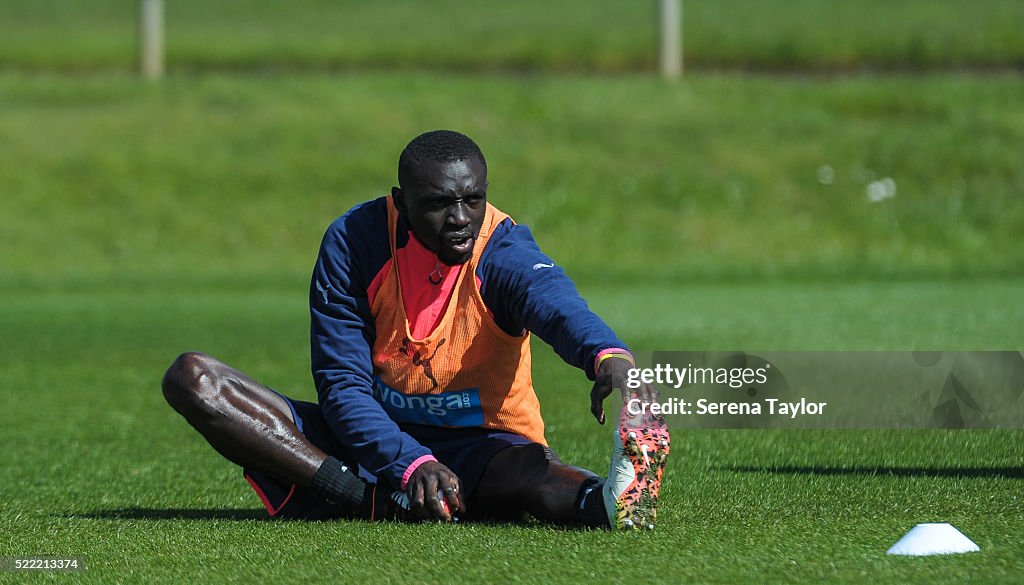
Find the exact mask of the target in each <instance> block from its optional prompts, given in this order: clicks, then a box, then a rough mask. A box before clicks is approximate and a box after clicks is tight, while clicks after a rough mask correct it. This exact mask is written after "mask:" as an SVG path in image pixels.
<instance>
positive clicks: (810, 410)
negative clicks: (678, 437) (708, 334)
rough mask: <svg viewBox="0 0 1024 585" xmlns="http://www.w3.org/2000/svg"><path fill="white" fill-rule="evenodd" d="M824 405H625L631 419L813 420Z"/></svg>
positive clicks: (673, 401)
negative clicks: (673, 416) (746, 417)
mask: <svg viewBox="0 0 1024 585" xmlns="http://www.w3.org/2000/svg"><path fill="white" fill-rule="evenodd" d="M827 405H828V403H827V402H808V401H807V399H806V398H801V399H800V402H786V401H784V400H779V399H778V398H765V399H763V400H755V401H751V402H715V401H712V400H708V399H707V398H699V399H697V400H693V401H690V400H683V399H681V398H669V399H668V400H667V401H666V402H652V403H650V404H644V403H643V402H642V401H641V400H640V399H639V398H632V399H630V400H629V401H628V402H627V403H626V408H627V409H628V410H629V414H630V415H631V416H637V415H640V414H644V413H645V412H650V413H651V414H654V415H658V414H661V415H666V414H667V415H671V414H682V415H690V414H697V415H753V416H757V415H761V414H767V415H776V416H786V417H789V418H796V417H798V416H817V415H820V414H822V413H823V412H824V411H825V407H826V406H827Z"/></svg>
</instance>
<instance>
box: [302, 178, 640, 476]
mask: <svg viewBox="0 0 1024 585" xmlns="http://www.w3.org/2000/svg"><path fill="white" fill-rule="evenodd" d="M399 221H400V224H399V226H398V229H397V230H396V234H397V236H396V238H397V242H396V247H398V248H401V247H403V246H405V245H406V244H407V243H408V233H409V227H408V225H407V224H405V222H404V220H403V219H399ZM387 222H388V217H387V201H386V198H385V197H381V198H378V199H375V200H373V201H368V202H366V203H362V204H360V205H357V206H356V207H353V208H352V209H351V210H349V211H348V212H347V213H345V214H344V215H342V216H341V217H339V218H338V219H337V220H335V221H334V222H333V223H332V224H331V225H330V227H329V228H328V229H327V232H326V233H325V234H324V238H323V241H322V243H321V246H320V252H319V255H318V257H317V261H316V266H315V267H314V269H313V277H312V280H311V282H310V289H309V306H310V314H311V330H310V345H311V349H312V372H313V380H314V382H315V383H316V389H317V395H318V397H319V401H320V407H321V409H322V411H323V414H324V418H325V419H326V420H327V422H328V424H329V425H330V427H331V429H332V430H333V431H334V434H335V435H336V436H337V438H338V440H339V442H340V443H341V444H342V445H343V446H344V447H345V448H346V449H348V451H349V452H350V453H351V454H352V455H353V456H354V457H355V458H356V459H357V460H358V462H359V464H360V465H361V466H362V467H363V468H365V469H366V470H367V471H369V472H370V473H372V474H374V475H375V476H377V477H378V478H380V479H382V480H384V481H387V482H388V483H389V484H391V486H393V487H395V488H398V487H400V486H401V483H402V476H403V474H404V473H405V471H406V469H407V468H408V467H409V465H411V464H412V463H413V462H414V461H415V460H416V459H418V458H420V457H422V456H424V455H428V454H430V451H429V450H428V449H427V448H426V447H424V446H422V445H420V444H419V443H418V442H417V441H416V440H415V439H413V438H412V437H410V436H409V435H408V434H406V433H403V432H402V431H401V429H400V428H399V427H398V425H397V424H396V423H395V422H393V421H392V420H391V419H390V418H389V417H388V415H387V414H386V413H385V412H384V409H383V408H382V406H381V405H380V404H379V403H378V402H377V400H376V399H375V398H374V395H373V365H372V361H371V355H370V354H371V348H372V347H373V343H374V339H375V337H376V331H375V326H374V319H373V315H372V313H371V310H370V301H369V298H368V296H367V289H368V288H369V286H370V283H371V282H372V281H373V279H374V277H375V276H377V274H378V273H379V272H380V270H381V269H382V268H383V267H384V265H385V264H386V263H387V262H388V260H390V259H391V249H390V245H389V242H388V223H387ZM538 266H542V267H543V268H544V269H542V270H538V269H536V268H537V267H538ZM476 275H477V277H478V278H479V279H480V292H481V295H482V296H483V300H484V303H485V304H486V306H487V308H488V310H489V311H490V312H491V314H492V315H493V316H494V320H495V322H496V323H497V324H498V326H499V327H501V329H502V330H504V331H505V332H506V333H508V334H510V335H522V334H523V333H524V332H525V331H530V332H532V333H534V334H536V335H538V336H539V337H540V338H541V339H543V340H544V341H545V342H547V343H548V344H550V345H551V346H552V347H553V348H554V349H555V351H556V352H557V353H558V355H559V356H561V357H562V359H563V360H565V361H566V362H567V363H569V364H571V365H573V366H576V367H577V368H580V369H582V370H583V371H584V372H585V373H586V375H587V377H588V378H589V379H591V380H593V379H594V376H595V372H594V360H595V358H596V356H597V354H598V353H599V352H601V351H602V350H605V349H608V348H625V347H626V345H625V344H624V343H623V342H622V341H621V340H619V339H618V337H617V336H616V335H615V333H614V332H613V331H612V330H611V328H609V327H608V326H607V325H606V324H605V323H604V322H603V321H602V320H601V319H600V318H599V317H598V316H597V315H595V314H594V313H593V312H592V311H590V309H589V308H588V307H587V303H586V301H584V300H583V298H582V297H580V295H579V293H578V292H577V291H576V286H575V285H574V284H573V282H572V280H570V279H569V277H568V276H567V275H566V274H565V272H564V271H563V270H562V269H561V268H560V267H558V266H557V265H554V262H552V260H551V259H550V258H549V257H548V256H546V255H545V254H544V253H543V252H541V250H540V248H539V247H538V246H537V242H536V241H535V240H534V238H533V235H532V234H531V233H530V230H529V228H527V227H526V226H522V225H517V224H515V223H514V222H512V221H511V220H505V221H503V222H502V223H501V224H499V225H498V226H497V228H496V229H495V230H494V233H493V234H492V235H491V237H490V240H489V241H488V243H487V247H486V248H485V249H484V251H483V254H482V256H481V258H480V262H479V264H478V266H477V274H476Z"/></svg>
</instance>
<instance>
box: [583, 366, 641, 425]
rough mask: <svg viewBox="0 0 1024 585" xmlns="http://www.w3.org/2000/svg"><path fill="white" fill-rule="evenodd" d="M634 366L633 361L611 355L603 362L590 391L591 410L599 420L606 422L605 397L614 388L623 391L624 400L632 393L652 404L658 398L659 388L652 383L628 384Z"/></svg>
mask: <svg viewBox="0 0 1024 585" xmlns="http://www.w3.org/2000/svg"><path fill="white" fill-rule="evenodd" d="M632 367H633V364H632V363H630V362H629V361H628V360H625V359H622V358H619V357H609V358H607V359H604V360H603V361H602V362H601V365H600V367H599V369H598V370H597V376H596V381H595V382H594V389H593V390H591V391H590V412H592V413H594V418H596V419H597V422H599V423H601V424H604V418H605V417H604V399H605V398H608V396H609V395H611V393H612V390H618V391H619V392H621V393H622V400H623V401H625V400H626V399H627V396H628V395H630V394H635V395H636V398H639V399H640V400H641V402H642V403H643V404H650V403H651V402H654V401H656V400H657V399H658V392H657V390H655V389H654V387H653V386H651V385H650V384H644V383H642V382H641V384H640V387H639V388H636V389H632V388H629V387H628V386H626V383H627V382H628V381H629V370H630V369H631V368H632Z"/></svg>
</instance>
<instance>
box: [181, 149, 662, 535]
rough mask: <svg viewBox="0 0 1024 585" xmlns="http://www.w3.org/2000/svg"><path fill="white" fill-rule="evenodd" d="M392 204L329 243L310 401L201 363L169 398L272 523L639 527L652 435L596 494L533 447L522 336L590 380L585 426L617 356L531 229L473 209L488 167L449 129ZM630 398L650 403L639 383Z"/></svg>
mask: <svg viewBox="0 0 1024 585" xmlns="http://www.w3.org/2000/svg"><path fill="white" fill-rule="evenodd" d="M398 182H399V185H400V187H394V188H392V190H391V197H386V196H385V197H381V198H379V199H375V200H373V201H369V202H366V203H363V204H360V205H357V206H356V207H354V208H353V209H351V210H350V211H349V212H348V213H346V214H345V215H343V216H341V217H340V218H339V219H337V220H336V221H335V222H334V223H333V224H332V225H331V226H330V227H329V228H328V230H327V233H326V235H325V236H324V239H323V243H322V245H321V248H320V253H319V257H318V258H317V262H316V266H315V268H314V270H313V277H312V282H311V283H310V293H309V302H310V313H311V315H312V328H311V345H312V369H313V378H314V380H315V382H316V387H317V394H318V396H319V404H313V403H310V402H302V401H298V400H292V399H290V398H287V397H285V396H283V395H281V394H278V393H277V392H275V391H274V390H271V389H270V388H268V387H266V386H263V385H262V384H260V383H258V382H256V381H254V380H252V379H250V378H248V377H247V376H245V375H244V374H242V373H241V372H239V371H237V370H235V369H233V368H231V367H229V366H228V365H226V364H224V363H222V362H220V361H218V360H216V359H214V358H212V357H209V356H206V355H203V354H199V353H185V354H182V355H181V356H179V357H178V359H177V360H175V362H174V363H173V364H172V365H171V367H170V368H169V369H168V370H167V373H166V375H165V376H164V380H163V392H164V396H165V397H166V398H167V401H168V402H169V403H170V404H171V406H173V407H174V409H175V410H177V411H178V412H179V413H181V414H182V416H184V417H185V418H186V420H188V422H189V423H190V424H191V425H192V426H193V427H195V428H196V430H198V431H199V432H200V433H201V434H202V435H203V436H204V437H205V438H206V440H207V441H209V443H210V444H211V445H212V446H213V447H214V448H215V449H216V450H217V451H218V452H220V453H221V454H222V455H223V456H224V457H226V458H228V459H229V460H231V461H233V462H234V463H236V464H238V465H240V466H242V467H243V468H244V472H245V477H246V479H247V480H248V481H249V483H250V484H251V485H252V487H253V489H254V490H256V493H257V494H258V495H259V496H260V498H261V499H262V500H263V503H264V505H265V506H266V507H267V510H268V511H269V513H270V514H271V515H272V516H277V517H283V518H303V519H325V518H337V517H346V518H366V519H381V518H393V519H417V518H428V519H429V518H432V519H441V520H446V521H447V520H451V519H452V518H453V517H455V516H460V517H464V518H467V519H473V518H481V519H513V518H519V517H522V515H523V513H529V514H531V515H533V516H534V517H536V518H538V519H539V520H542V521H546V522H555V523H562V524H576V525H581V526H594V527H609V526H610V527H614V528H639V527H644V528H653V526H654V522H655V515H656V506H657V499H658V490H659V487H660V484H661V477H662V471H663V469H664V462H665V456H666V455H667V454H668V451H669V435H668V430H667V428H666V426H665V423H664V420H663V419H662V418H660V417H652V416H650V415H645V416H643V417H632V418H631V417H629V416H628V414H627V413H626V411H625V409H624V410H623V411H622V414H621V416H620V420H619V427H618V429H617V431H616V433H615V435H614V448H613V453H612V458H611V468H610V471H609V475H608V477H607V478H605V479H602V478H600V477H598V476H597V475H595V474H594V473H591V472H590V471H587V470H584V469H580V468H578V467H573V466H570V465H566V464H564V463H562V462H561V461H560V460H559V459H558V457H557V456H556V455H555V453H554V452H553V451H552V450H551V449H550V448H548V446H547V441H546V440H545V438H544V421H543V420H542V419H541V415H540V404H539V402H538V400H537V396H536V394H535V393H534V389H533V382H532V378H531V365H530V364H531V359H530V336H531V333H536V334H537V335H539V336H540V337H541V339H543V340H544V341H546V342H547V343H549V344H550V345H551V346H553V347H554V349H555V351H556V352H558V354H559V355H560V356H561V357H562V359H564V360H565V361H566V362H568V363H570V364H572V365H574V366H576V367H578V368H580V369H581V370H583V371H584V372H585V373H586V375H587V377H588V378H590V379H591V380H595V384H594V387H593V390H592V391H591V393H590V398H591V412H592V413H593V414H594V416H595V417H596V418H597V420H598V421H599V422H601V423H602V424H603V423H604V418H605V416H604V409H603V406H602V404H603V401H604V399H605V398H606V397H607V396H608V395H610V394H611V392H612V390H613V389H614V388H618V389H620V390H622V389H625V388H627V386H626V381H627V377H628V371H629V369H630V368H631V367H633V365H634V363H633V357H632V356H631V355H630V353H629V351H628V350H627V349H625V347H626V346H625V344H624V343H623V342H622V341H620V340H619V339H618V337H616V335H615V333H614V332H612V330H611V329H610V328H609V327H608V326H607V325H605V324H604V322H602V321H601V319H599V318H598V317H597V316H596V315H594V314H593V313H592V312H591V311H590V310H589V309H588V307H587V304H586V302H585V301H584V300H583V299H582V298H581V297H580V296H579V294H578V293H577V291H576V288H575V286H574V285H573V283H572V281H571V280H570V279H569V278H568V277H567V276H566V275H565V273H564V272H563V271H562V269H561V268H559V267H558V266H557V265H556V264H555V263H554V262H552V261H551V259H550V258H548V257H547V256H545V255H544V254H543V253H542V252H541V251H540V249H539V248H538V246H537V243H536V242H535V241H534V239H533V236H532V235H531V233H530V230H529V229H527V228H526V227H524V226H520V225H516V223H515V222H514V221H512V219H511V218H509V217H508V216H507V215H505V214H504V213H502V212H501V211H498V210H497V209H496V208H494V207H492V206H491V205H489V204H488V203H487V186H488V183H487V164H486V162H485V161H484V156H483V154H482V153H481V152H480V149H479V147H477V145H476V144H475V143H474V142H473V141H472V140H470V139H469V138H468V137H466V136H464V135H462V134H459V133H457V132H450V131H435V132H428V133H426V134H423V135H421V136H418V137H416V138H415V139H413V141H412V142H410V143H409V145H408V146H406V148H405V150H404V151H403V152H402V154H401V157H400V159H399V165H398ZM639 397H640V398H641V399H642V400H644V401H647V402H650V401H652V400H653V399H654V398H655V397H654V392H653V389H652V388H650V387H648V386H644V387H643V388H641V390H640V391H639Z"/></svg>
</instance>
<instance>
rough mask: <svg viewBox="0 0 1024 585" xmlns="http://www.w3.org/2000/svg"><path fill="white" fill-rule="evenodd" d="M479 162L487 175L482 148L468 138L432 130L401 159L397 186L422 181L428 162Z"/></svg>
mask: <svg viewBox="0 0 1024 585" xmlns="http://www.w3.org/2000/svg"><path fill="white" fill-rule="evenodd" d="M474 157H475V158H478V159H479V160H480V162H481V163H483V168H484V171H485V172H486V171H487V161H486V160H484V154H483V153H482V152H480V147H479V146H477V145H476V143H475V142H473V140H472V139H471V138H470V137H469V136H466V135H465V134H460V133H458V132H453V131H451V130H433V131H431V132H425V133H423V134H420V135H419V136H417V137H416V138H413V139H412V142H410V143H409V144H408V145H407V146H406V147H405V150H403V151H402V155H401V156H400V157H398V185H399V187H402V188H405V187H409V186H412V185H415V184H417V183H419V182H421V181H422V179H423V177H422V174H421V169H422V166H423V164H424V163H427V162H452V161H456V160H469V159H471V158H474Z"/></svg>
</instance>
